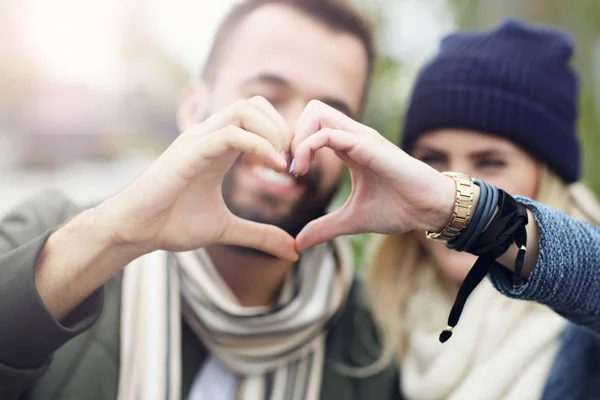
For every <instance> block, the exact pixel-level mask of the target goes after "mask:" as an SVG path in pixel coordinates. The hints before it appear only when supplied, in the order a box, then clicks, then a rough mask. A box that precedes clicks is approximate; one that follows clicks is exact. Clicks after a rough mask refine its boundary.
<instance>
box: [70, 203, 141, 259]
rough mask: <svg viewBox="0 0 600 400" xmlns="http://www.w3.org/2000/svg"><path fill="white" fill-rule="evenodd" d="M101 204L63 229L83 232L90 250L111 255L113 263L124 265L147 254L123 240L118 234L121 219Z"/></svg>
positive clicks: (139, 247) (135, 245)
mask: <svg viewBox="0 0 600 400" xmlns="http://www.w3.org/2000/svg"><path fill="white" fill-rule="evenodd" d="M103 204H104V203H103ZM103 204H100V205H99V206H97V207H94V208H90V209H88V210H86V211H84V212H82V213H81V214H79V215H78V216H77V217H75V218H74V219H73V220H72V221H71V222H70V223H69V224H68V225H71V226H70V227H69V226H65V228H67V227H69V228H71V231H72V232H71V234H76V232H85V233H84V234H86V235H87V236H88V238H89V242H88V243H87V244H88V246H90V248H93V249H95V250H96V251H102V252H107V253H109V254H112V255H113V256H114V257H112V258H114V259H115V261H117V260H118V261H121V260H122V262H123V263H125V264H128V263H129V262H131V261H133V260H135V259H136V258H138V257H141V256H143V255H144V254H146V253H149V252H150V251H151V250H149V249H144V248H142V247H141V246H138V245H137V244H136V243H134V242H132V241H128V240H125V239H124V237H123V236H122V235H121V234H120V232H121V228H120V223H121V222H122V218H119V217H118V216H117V215H114V214H113V213H112V212H110V210H109V209H108V207H105V206H103ZM120 263H121V262H119V264H120Z"/></svg>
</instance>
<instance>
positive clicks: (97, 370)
mask: <svg viewBox="0 0 600 400" xmlns="http://www.w3.org/2000/svg"><path fill="white" fill-rule="evenodd" d="M78 211H79V210H78V209H77V207H75V206H74V205H73V204H72V203H71V202H70V201H68V200H67V199H66V198H65V197H64V196H63V195H61V194H59V193H54V192H53V193H44V194H42V195H40V196H37V197H36V198H35V199H32V200H30V201H28V202H27V203H25V204H23V205H21V206H20V207H19V208H17V209H16V210H15V211H13V212H11V213H10V214H9V215H8V216H7V217H5V218H4V220H3V221H2V222H1V223H0V399H2V400H4V399H17V398H20V399H27V400H54V399H60V400H67V399H72V400H86V399H90V400H91V399H94V400H95V399H98V400H109V399H111V400H112V399H115V397H116V393H117V387H118V375H119V325H120V303H121V275H118V276H116V277H114V278H113V279H111V281H109V282H108V283H107V284H106V285H105V287H104V288H103V289H102V290H99V291H98V292H97V293H95V294H93V295H92V296H90V298H88V299H87V300H86V301H85V302H84V303H82V304H81V305H80V306H79V307H78V308H77V309H76V310H74V311H73V313H72V314H71V315H70V316H69V317H68V318H67V319H66V320H65V321H63V323H62V324H60V323H58V322H57V321H56V320H54V319H53V318H52V316H51V315H50V314H49V313H48V312H47V310H46V308H45V307H44V305H43V302H42V301H41V299H40V298H39V296H38V294H37V291H36V289H35V285H34V278H33V273H34V266H35V262H36V258H37V255H38V253H39V251H40V249H41V248H42V247H43V245H44V243H45V240H46V239H47V237H48V235H49V231H50V230H51V229H55V228H56V227H57V226H59V225H60V224H62V223H64V222H65V221H66V220H68V219H69V218H70V217H71V216H73V215H74V214H76V213H77V212H78ZM73 245H74V246H76V245H77V244H76V243H74V244H73ZM375 337H376V335H375V328H374V325H373V321H372V319H371V316H370V313H369V311H368V309H367V308H366V307H365V306H364V304H363V302H362V300H361V295H360V289H359V284H358V282H355V283H354V285H353V288H352V290H351V293H350V296H349V299H348V302H347V304H346V305H345V308H344V311H343V312H342V314H341V316H340V318H339V319H338V320H337V321H336V323H335V324H334V325H333V327H332V328H331V330H330V332H329V334H328V338H327V350H326V358H325V368H324V376H323V385H322V390H321V398H322V399H348V400H363V399H364V400H371V399H394V398H397V397H398V394H397V393H399V385H398V378H397V377H398V373H397V371H396V370H395V369H394V368H393V367H388V368H387V369H385V370H383V371H381V372H379V373H378V374H375V375H374V376H371V377H368V378H352V377H349V376H346V375H344V374H343V373H341V372H339V371H338V369H337V368H336V365H338V364H346V365H355V366H357V365H358V366H364V365H369V364H370V363H372V362H373V361H375V359H376V358H377V356H378V354H377V353H378V351H379V346H378V345H377V340H376V339H375ZM182 346H183V349H182V363H183V365H182V372H183V373H182V375H183V399H185V398H186V397H187V393H188V392H189V390H190V387H191V384H192V382H193V379H194V377H195V375H196V374H197V372H198V371H199V369H200V366H201V365H202V363H203V361H204V359H205V357H206V355H207V351H206V349H205V347H204V346H203V345H202V343H201V342H200V341H199V340H198V339H197V338H196V336H195V335H194V334H193V333H192V332H191V331H190V329H189V327H188V326H187V325H186V324H185V322H183V321H182Z"/></svg>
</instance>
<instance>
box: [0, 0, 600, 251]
mask: <svg viewBox="0 0 600 400" xmlns="http://www.w3.org/2000/svg"><path fill="white" fill-rule="evenodd" d="M354 2H355V3H356V4H357V5H358V6H359V7H361V8H362V9H364V11H365V12H366V13H367V14H368V16H369V17H370V18H371V20H372V21H373V22H374V24H375V26H376V28H377V39H378V45H379V51H380V56H379V59H378V62H377V66H376V72H375V73H376V76H375V80H374V85H373V87H372V92H371V94H370V97H369V103H368V107H367V110H366V113H365V115H364V122H365V123H367V124H369V125H371V126H373V127H374V128H376V129H378V130H379V131H380V132H382V133H384V134H385V135H387V136H388V137H389V138H390V139H392V140H396V139H397V136H398V131H399V126H400V123H401V119H400V118H401V115H402V111H403V108H404V102H405V98H406V96H407V93H408V91H409V89H410V87H411V83H412V80H413V78H414V76H415V74H416V71H417V70H418V68H419V67H420V66H421V65H422V64H423V63H424V62H425V61H426V60H427V58H428V57H429V56H431V54H432V53H433V52H435V50H436V48H437V45H438V43H439V41H440V39H441V38H442V37H443V36H444V35H445V34H447V33H449V32H451V31H454V30H457V29H468V30H473V29H485V28H489V27H491V26H493V25H495V24H496V23H498V22H499V21H500V20H501V19H503V18H505V17H507V16H519V17H521V18H523V19H525V20H527V21H530V22H535V23H540V24H544V25H547V26H552V27H557V28H561V29H563V30H566V31H567V32H569V33H570V34H571V35H572V36H573V37H574V38H575V40H576V43H577V54H576V58H575V63H574V66H575V68H576V69H577V70H578V72H579V73H580V75H581V80H582V93H581V118H580V135H581V138H582V140H583V144H584V146H583V147H584V157H585V158H584V160H585V181H586V182H587V183H588V184H589V185H590V186H591V187H592V188H593V189H594V190H595V191H596V193H597V194H598V193H600V174H596V173H595V172H596V171H599V170H600V1H598V0H571V1H564V0H502V1H498V0H354ZM234 3H235V1H234V0H218V1H215V0H212V1H209V0H87V1H80V0H53V1H48V0H0V37H1V38H2V39H1V40H0V215H1V214H4V213H5V212H6V211H8V210H9V209H10V208H12V207H13V206H15V205H16V204H17V203H19V202H20V201H22V200H24V199H25V198H27V197H30V196H32V195H35V193H37V192H39V191H40V190H43V189H46V188H56V189H59V190H62V191H64V192H66V193H68V194H69V195H70V196H71V197H72V198H73V199H74V200H75V201H76V202H78V203H80V204H82V205H85V204H86V203H89V202H93V201H96V200H100V199H102V198H104V197H106V196H109V195H111V194H112V193H114V192H115V191H116V190H118V189H119V188H120V187H122V186H123V185H125V184H126V183H128V182H130V181H131V180H132V179H134V178H135V177H136V176H137V175H138V174H139V173H140V172H142V171H143V170H144V168H145V167H146V166H148V164H149V163H150V162H151V161H152V160H153V158H154V157H155V156H156V155H157V154H159V153H160V152H161V151H162V150H163V149H164V148H165V147H166V146H167V145H168V144H169V143H170V141H172V140H173V138H174V137H175V135H176V134H177V130H176V128H175V123H174V114H175V113H174V110H175V107H176V103H177V101H178V97H179V91H180V89H181V88H182V86H183V85H184V84H185V83H186V82H187V81H188V80H189V79H193V78H195V77H197V76H198V74H199V71H200V70H201V67H202V64H203V62H204V58H205V57H206V55H207V52H208V50H209V46H210V44H211V40H212V36H213V34H214V32H215V30H216V28H217V26H218V24H219V22H220V19H221V18H222V16H223V15H224V14H225V13H226V12H227V11H228V9H229V8H230V7H231V6H232V5H233V4H234ZM348 189H349V184H348V182H347V184H346V185H345V188H344V191H343V193H341V194H340V199H339V201H343V199H344V194H345V193H347V191H348ZM367 239H368V237H367V236H364V235H363V236H358V237H356V238H354V241H355V244H356V246H357V251H359V252H360V249H361V248H362V246H363V244H364V243H365V242H366V240H367Z"/></svg>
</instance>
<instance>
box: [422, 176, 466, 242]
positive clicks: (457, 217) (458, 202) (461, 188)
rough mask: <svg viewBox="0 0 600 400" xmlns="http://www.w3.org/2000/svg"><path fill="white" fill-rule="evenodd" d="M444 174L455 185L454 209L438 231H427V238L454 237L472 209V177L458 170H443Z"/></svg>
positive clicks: (461, 228)
mask: <svg viewBox="0 0 600 400" xmlns="http://www.w3.org/2000/svg"><path fill="white" fill-rule="evenodd" d="M443 174H444V175H446V176H448V177H450V178H452V179H453V180H454V184H455V185H456V197H455V198H454V210H453V211H452V216H451V217H450V220H449V221H448V223H447V224H446V226H445V227H444V229H442V230H441V231H440V232H429V231H428V232H427V233H426V235H427V238H428V239H434V240H440V241H444V242H448V241H450V240H452V239H455V238H456V237H457V236H458V235H460V233H461V232H462V231H463V230H464V229H465V228H466V227H467V225H469V221H470V220H471V211H472V209H473V193H474V188H473V185H474V183H473V178H471V177H470V176H468V175H465V174H461V173H458V172H444V173H443Z"/></svg>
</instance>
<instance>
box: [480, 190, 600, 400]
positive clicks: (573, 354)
mask: <svg viewBox="0 0 600 400" xmlns="http://www.w3.org/2000/svg"><path fill="white" fill-rule="evenodd" d="M517 200H518V201H519V202H521V203H522V204H524V205H525V206H526V207H527V208H529V209H530V210H531V211H532V213H533V215H534V217H535V219H536V222H537V224H538V226H539V230H540V253H539V258H538V262H537V266H536V268H535V269H534V271H533V272H532V274H531V276H530V277H529V279H528V280H527V282H526V283H525V284H523V285H522V286H520V287H517V288H515V287H513V285H512V275H511V274H510V273H507V270H506V269H505V268H502V267H500V266H499V265H496V266H495V267H494V268H492V271H491V273H490V279H491V281H492V283H493V284H494V286H495V287H496V288H497V289H498V290H499V291H500V292H501V293H503V294H505V295H506V296H509V297H512V298H516V299H521V300H533V301H536V302H539V303H542V304H545V305H547V306H548V307H550V308H552V309H553V310H554V311H556V312H557V313H558V314H560V315H562V316H563V317H565V318H566V319H568V320H569V321H571V322H572V323H573V324H570V325H569V326H568V327H567V329H566V330H565V333H564V334H563V341H562V345H561V349H560V351H559V353H558V354H557V357H556V360H555V363H554V366H553V368H552V370H551V372H550V376H549V378H548V382H547V384H546V390H545V392H544V395H543V397H542V399H543V400H554V399H557V400H558V399H564V400H571V399H581V400H584V399H585V400H589V399H600V227H597V226H595V225H592V224H589V223H586V222H582V221H578V220H575V219H573V218H571V217H569V216H568V215H566V214H564V213H562V212H560V211H556V210H553V209H551V208H549V207H546V206H543V205H541V204H539V203H536V202H534V201H531V200H529V199H526V198H523V197H517Z"/></svg>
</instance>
